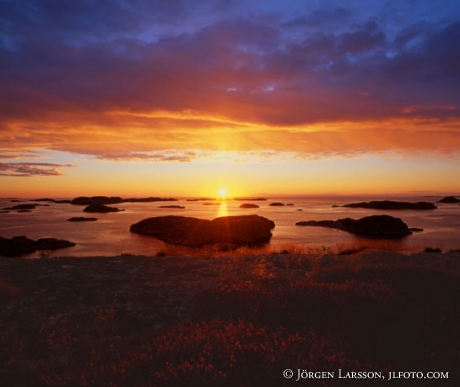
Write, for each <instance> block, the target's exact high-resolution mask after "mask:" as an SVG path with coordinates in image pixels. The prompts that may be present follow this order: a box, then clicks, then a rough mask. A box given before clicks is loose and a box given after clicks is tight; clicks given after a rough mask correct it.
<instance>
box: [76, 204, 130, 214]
mask: <svg viewBox="0 0 460 387" xmlns="http://www.w3.org/2000/svg"><path fill="white" fill-rule="evenodd" d="M119 211H124V210H120V209H118V208H116V207H109V206H104V205H103V204H91V205H89V206H88V207H86V208H85V209H84V210H83V212H99V213H103V214H104V213H107V212H119Z"/></svg>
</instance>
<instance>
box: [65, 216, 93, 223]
mask: <svg viewBox="0 0 460 387" xmlns="http://www.w3.org/2000/svg"><path fill="white" fill-rule="evenodd" d="M96 220H97V218H85V217H84V216H76V217H73V218H69V219H67V221H68V222H94V221H96Z"/></svg>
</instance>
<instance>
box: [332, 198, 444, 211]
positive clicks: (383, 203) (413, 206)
mask: <svg viewBox="0 0 460 387" xmlns="http://www.w3.org/2000/svg"><path fill="white" fill-rule="evenodd" d="M333 207H348V208H371V209H374V210H435V209H436V208H438V207H436V206H435V205H434V204H433V203H429V202H417V203H409V202H398V201H393V200H374V201H370V202H360V203H350V204H344V205H342V206H338V205H334V206H333Z"/></svg>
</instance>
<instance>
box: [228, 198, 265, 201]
mask: <svg viewBox="0 0 460 387" xmlns="http://www.w3.org/2000/svg"><path fill="white" fill-rule="evenodd" d="M234 200H239V201H244V202H251V201H265V200H267V199H266V198H234Z"/></svg>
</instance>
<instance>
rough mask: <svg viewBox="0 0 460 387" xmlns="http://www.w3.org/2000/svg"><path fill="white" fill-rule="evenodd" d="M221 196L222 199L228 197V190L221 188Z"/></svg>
mask: <svg viewBox="0 0 460 387" xmlns="http://www.w3.org/2000/svg"><path fill="white" fill-rule="evenodd" d="M219 195H220V197H225V196H227V190H226V189H225V188H221V189H220V190H219Z"/></svg>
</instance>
